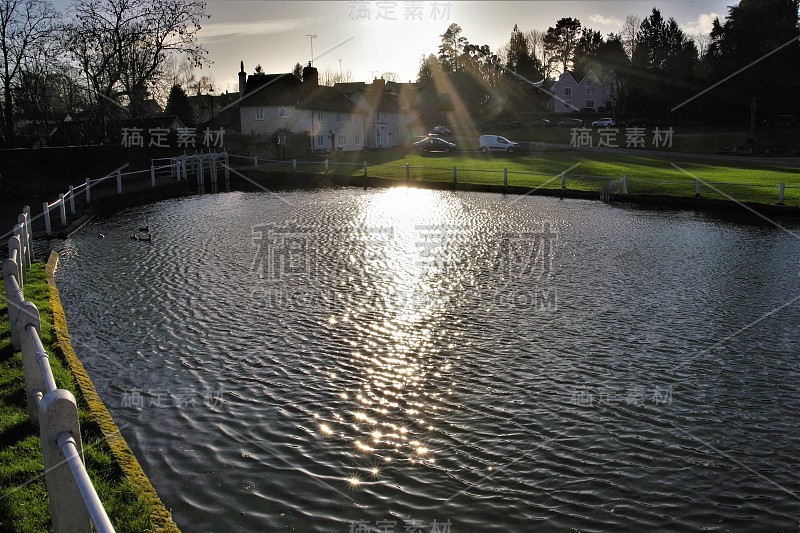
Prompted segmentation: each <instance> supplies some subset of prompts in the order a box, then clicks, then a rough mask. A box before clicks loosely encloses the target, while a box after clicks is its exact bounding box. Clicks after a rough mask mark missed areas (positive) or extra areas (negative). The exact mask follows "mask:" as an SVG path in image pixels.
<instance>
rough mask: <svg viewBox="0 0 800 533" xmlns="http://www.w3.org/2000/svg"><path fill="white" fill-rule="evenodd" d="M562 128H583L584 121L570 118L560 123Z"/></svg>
mask: <svg viewBox="0 0 800 533" xmlns="http://www.w3.org/2000/svg"><path fill="white" fill-rule="evenodd" d="M558 125H559V126H561V127H562V128H582V127H583V121H582V120H581V119H579V118H568V119H566V120H562V121H561V122H559V123H558Z"/></svg>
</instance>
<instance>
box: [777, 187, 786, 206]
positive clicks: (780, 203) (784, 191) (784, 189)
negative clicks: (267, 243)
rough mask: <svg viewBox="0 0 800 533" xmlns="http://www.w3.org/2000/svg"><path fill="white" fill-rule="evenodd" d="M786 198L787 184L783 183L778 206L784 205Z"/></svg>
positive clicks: (779, 192) (779, 191)
mask: <svg viewBox="0 0 800 533" xmlns="http://www.w3.org/2000/svg"><path fill="white" fill-rule="evenodd" d="M785 197H786V184H785V183H781V186H780V189H779V190H778V205H783V200H784V199H785Z"/></svg>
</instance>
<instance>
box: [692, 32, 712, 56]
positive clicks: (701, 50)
mask: <svg viewBox="0 0 800 533" xmlns="http://www.w3.org/2000/svg"><path fill="white" fill-rule="evenodd" d="M693 39H694V44H695V46H697V53H698V55H699V56H700V59H703V58H704V57H705V56H706V53H708V47H709V46H711V35H709V34H708V33H701V34H699V35H695V36H694V37H693Z"/></svg>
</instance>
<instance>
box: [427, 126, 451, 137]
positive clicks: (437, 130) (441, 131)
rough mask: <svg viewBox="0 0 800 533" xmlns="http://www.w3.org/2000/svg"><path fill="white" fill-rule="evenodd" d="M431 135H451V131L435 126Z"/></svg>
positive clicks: (445, 127)
mask: <svg viewBox="0 0 800 533" xmlns="http://www.w3.org/2000/svg"><path fill="white" fill-rule="evenodd" d="M431 133H435V134H436V135H450V130H449V129H448V128H447V126H434V128H433V130H432V131H431Z"/></svg>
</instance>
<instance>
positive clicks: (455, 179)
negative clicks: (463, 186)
mask: <svg viewBox="0 0 800 533" xmlns="http://www.w3.org/2000/svg"><path fill="white" fill-rule="evenodd" d="M453 183H458V171H457V170H456V167H453Z"/></svg>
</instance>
